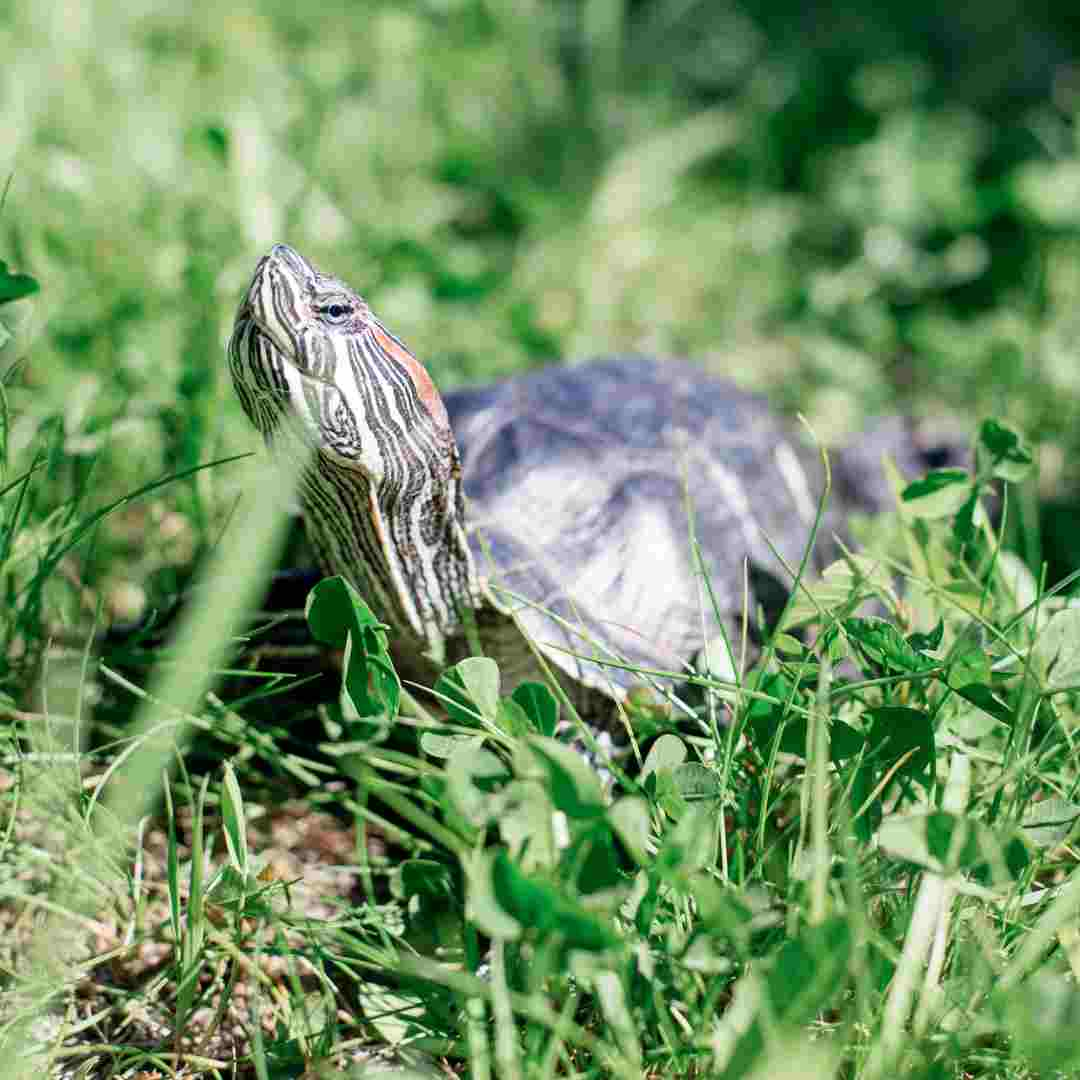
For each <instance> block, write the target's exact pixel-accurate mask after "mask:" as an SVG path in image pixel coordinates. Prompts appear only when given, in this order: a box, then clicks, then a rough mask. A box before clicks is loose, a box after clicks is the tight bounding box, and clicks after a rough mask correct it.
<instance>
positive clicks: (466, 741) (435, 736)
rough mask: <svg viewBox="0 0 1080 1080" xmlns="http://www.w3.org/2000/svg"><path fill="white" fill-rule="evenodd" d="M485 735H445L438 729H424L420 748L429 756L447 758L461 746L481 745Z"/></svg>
mask: <svg viewBox="0 0 1080 1080" xmlns="http://www.w3.org/2000/svg"><path fill="white" fill-rule="evenodd" d="M483 741H484V736H483V735H443V734H442V733H441V732H438V731H422V732H421V733H420V749H421V750H423V752H424V753H425V754H427V755H428V757H433V758H439V759H441V760H445V759H446V758H449V757H451V756H452V755H453V754H454V751H455V750H457V749H458V747H461V746H472V747H477V748H478V747H480V746H481V745H482V744H483Z"/></svg>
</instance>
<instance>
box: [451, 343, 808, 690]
mask: <svg viewBox="0 0 1080 1080" xmlns="http://www.w3.org/2000/svg"><path fill="white" fill-rule="evenodd" d="M444 400H445V403H446V407H447V411H448V413H449V416H450V422H451V426H452V428H453V430H454V434H455V436H456V438H457V441H458V447H459V450H460V453H461V457H462V468H463V473H464V486H465V493H466V497H467V499H468V510H467V520H468V522H469V530H470V531H469V538H470V544H471V547H472V550H473V554H474V556H475V558H476V562H477V567H478V569H479V572H480V574H481V575H482V576H485V577H486V579H487V582H488V585H489V589H490V591H491V593H492V594H493V596H494V599H495V601H496V603H497V605H498V606H500V607H502V608H504V609H507V610H510V611H512V612H513V613H514V615H515V618H516V620H517V622H518V624H519V625H520V626H521V628H522V629H523V630H524V631H525V632H526V633H527V634H528V635H529V636H530V637H531V638H532V640H533V641H534V643H536V644H537V645H539V646H540V647H541V648H542V649H543V650H544V652H545V654H546V655H547V656H548V658H549V659H551V660H552V661H554V662H555V663H556V664H557V665H558V666H559V667H560V668H561V669H562V670H563V671H564V672H565V673H566V674H568V675H569V676H570V677H571V678H572V679H574V680H575V681H578V682H581V683H584V684H585V685H587V686H590V687H594V688H597V689H600V690H603V691H605V692H607V693H609V694H614V695H616V696H621V691H624V690H625V689H627V688H628V687H630V686H632V685H633V684H635V683H640V682H641V681H642V679H641V676H640V675H638V674H635V673H634V672H633V671H630V670H627V669H626V668H624V667H619V666H612V665H610V664H608V663H599V662H595V661H594V660H591V659H586V657H593V658H596V660H601V659H605V660H614V661H616V662H617V663H622V664H626V665H629V666H633V667H636V666H640V667H643V668H647V669H649V670H652V671H655V670H662V671H673V672H681V671H685V669H686V666H687V664H688V663H690V662H691V661H692V660H693V659H694V657H695V655H696V654H697V653H698V652H699V651H700V650H701V648H702V645H703V643H704V642H705V641H706V640H714V639H715V638H716V636H717V635H718V633H719V631H720V627H721V624H724V625H725V628H726V629H727V630H728V632H729V634H730V632H731V631H732V630H733V629H734V627H735V626H736V625H737V623H738V620H739V618H740V613H741V611H742V607H743V587H742V583H743V581H744V572H743V563H744V558H749V561H750V564H751V566H752V567H753V568H754V569H755V571H756V573H755V574H754V578H755V579H756V580H757V581H758V582H760V581H761V580H762V575H763V574H764V575H765V576H766V577H768V576H771V577H772V578H773V579H775V580H776V581H777V582H782V583H786V584H790V576H789V575H788V573H787V571H785V570H784V569H783V566H782V565H781V564H780V563H779V562H778V560H777V559H776V557H775V556H774V554H773V553H772V551H771V550H770V547H769V543H768V542H767V541H766V536H767V537H768V538H769V541H771V543H772V545H773V546H774V547H775V548H776V550H777V551H778V552H780V554H781V555H782V556H783V557H784V559H785V560H786V561H787V563H788V564H789V565H790V566H792V567H797V566H798V565H799V562H800V560H801V558H802V555H803V551H804V547H805V545H806V543H807V538H808V536H809V532H810V525H811V523H812V521H813V518H814V515H815V512H816V500H817V496H818V493H819V491H820V467H819V466H818V465H817V461H816V455H815V454H813V453H812V452H808V451H807V450H806V449H805V448H803V447H800V446H799V445H798V444H796V443H795V442H793V441H792V440H791V439H790V438H789V437H788V433H787V432H786V430H785V429H784V427H783V425H782V424H781V423H780V422H778V421H777V419H776V418H775V417H774V416H773V415H772V414H771V413H770V411H769V408H768V405H767V403H766V402H765V400H764V399H763V398H760V397H758V396H756V395H753V394H749V393H746V392H744V391H741V390H739V389H738V388H737V387H735V386H734V385H733V384H732V383H730V382H727V381H725V380H723V379H718V378H714V377H711V376H709V375H707V374H706V373H705V372H704V371H703V370H701V369H700V368H699V367H695V366H693V365H692V364H689V363H685V362H681V361H674V360H656V359H652V358H647V357H629V356H616V357H611V358H607V359H603V360H597V361H593V362H591V363H588V364H583V365H579V366H574V367H549V368H544V369H541V370H539V371H537V372H534V373H531V374H528V375H524V376H519V377H516V378H513V379H509V380H506V381H504V382H500V383H497V384H494V385H491V386H484V387H473V388H466V389H461V390H457V391H453V392H450V393H448V394H446V395H444ZM691 522H692V527H691ZM692 536H693V537H696V540H697V543H698V545H699V547H700V550H701V553H702V556H703V561H704V566H705V569H706V572H707V574H708V577H709V582H710V584H711V591H712V596H713V597H714V598H715V605H716V610H715V611H714V607H713V603H712V601H711V600H710V595H709V591H708V590H707V589H706V586H705V582H704V580H703V579H702V576H701V575H700V574H699V573H697V572H695V563H694V558H693V554H692V539H691V538H692ZM750 602H751V605H753V603H754V599H753V597H751V598H750ZM753 610H754V609H753V606H752V607H751V612H753ZM717 614H719V617H720V618H719V620H718V619H717V617H716V616H717ZM733 640H734V639H733ZM735 647H736V649H737V645H736V646H735ZM714 669H717V670H720V666H719V665H716V664H715V663H714Z"/></svg>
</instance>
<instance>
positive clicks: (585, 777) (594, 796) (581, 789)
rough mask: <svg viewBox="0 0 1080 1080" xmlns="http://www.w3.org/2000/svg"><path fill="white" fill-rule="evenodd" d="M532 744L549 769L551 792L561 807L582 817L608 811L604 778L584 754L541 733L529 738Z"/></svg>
mask: <svg viewBox="0 0 1080 1080" xmlns="http://www.w3.org/2000/svg"><path fill="white" fill-rule="evenodd" d="M529 748H530V749H531V750H532V752H533V753H534V754H535V755H536V758H537V760H538V761H539V762H540V764H541V765H542V766H543V768H544V771H545V772H546V773H547V780H548V794H549V796H550V798H551V801H552V803H554V805H555V808H556V809H557V810H561V811H562V812H563V813H564V814H566V816H567V817H568V818H571V819H578V820H588V819H590V818H595V817H599V816H601V815H602V814H603V813H604V808H605V807H604V793H603V789H602V788H601V786H600V778H599V777H598V776H597V775H596V773H595V772H594V771H593V769H592V767H591V766H590V765H589V763H588V762H587V761H586V760H585V759H584V758H583V757H582V756H581V754H579V753H578V752H577V751H576V750H573V749H571V748H570V747H569V746H564V745H563V744H562V743H559V742H556V741H555V740H554V739H547V738H544V737H543V736H541V735H534V736H532V738H530V739H529Z"/></svg>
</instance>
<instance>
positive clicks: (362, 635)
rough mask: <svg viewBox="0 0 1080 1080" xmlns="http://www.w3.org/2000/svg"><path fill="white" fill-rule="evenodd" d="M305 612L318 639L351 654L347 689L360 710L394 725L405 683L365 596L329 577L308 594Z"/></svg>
mask: <svg viewBox="0 0 1080 1080" xmlns="http://www.w3.org/2000/svg"><path fill="white" fill-rule="evenodd" d="M304 613H305V616H306V617H307V622H308V626H309V627H310V628H311V633H312V635H313V636H314V637H315V639H316V640H317V641H321V642H323V643H324V644H326V645H329V646H331V647H332V648H336V649H342V648H343V649H344V650H345V665H344V668H345V670H344V689H345V692H346V693H347V694H348V696H349V699H350V701H351V704H352V706H353V708H354V709H355V710H356V712H357V713H358V714H359V715H360V716H362V717H370V716H383V717H386V718H387V719H388V720H390V721H393V720H394V719H395V718H396V716H397V713H398V707H399V705H400V703H401V681H400V680H399V679H398V676H397V672H396V671H395V670H394V664H393V661H392V660H391V659H390V651H389V648H388V647H387V638H386V631H385V629H384V628H383V624H382V623H381V622H380V621H379V620H378V619H377V618H376V617H375V614H374V613H373V612H372V610H371V609H370V608H369V607H368V606H367V604H365V603H364V601H363V600H361V599H360V595H359V593H357V591H356V590H355V589H354V588H353V587H352V585H351V584H350V583H349V582H348V581H346V580H345V578H343V577H340V576H338V577H329V578H325V579H324V580H323V581H320V582H319V583H318V585H316V586H315V588H313V589H312V590H311V592H310V593H308V598H307V605H306V608H305V612H304Z"/></svg>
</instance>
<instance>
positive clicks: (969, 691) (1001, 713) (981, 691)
mask: <svg viewBox="0 0 1080 1080" xmlns="http://www.w3.org/2000/svg"><path fill="white" fill-rule="evenodd" d="M956 692H957V693H958V694H959V695H960V696H961V697H962V698H963V699H964V700H965V701H970V702H971V704H972V705H976V706H978V708H980V709H982V711H983V712H984V713H987V714H988V715H990V716H992V717H993V718H994V719H995V720H1000V721H1001V722H1002V723H1003V724H1011V723H1012V722H1013V721H1014V720H1015V719H1016V717H1015V716H1014V715H1013V711H1012V709H1010V708H1009V706H1008V705H1006V704H1005V702H1004V701H1002V700H1001V698H999V697H996V696H995V694H994V692H993V691H992V690H991V689H990V687H989V686H986V685H985V684H984V683H969V684H968V685H967V686H958V687H956Z"/></svg>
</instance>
